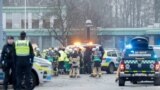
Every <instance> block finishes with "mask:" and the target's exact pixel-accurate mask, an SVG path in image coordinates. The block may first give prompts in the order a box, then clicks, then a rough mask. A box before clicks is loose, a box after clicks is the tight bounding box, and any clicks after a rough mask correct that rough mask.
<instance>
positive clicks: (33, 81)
mask: <svg viewBox="0 0 160 90" xmlns="http://www.w3.org/2000/svg"><path fill="white" fill-rule="evenodd" d="M30 82H31V87H32V89H34V88H35V86H36V85H37V83H38V80H37V77H36V75H35V74H34V73H33V72H32V73H31V81H30Z"/></svg>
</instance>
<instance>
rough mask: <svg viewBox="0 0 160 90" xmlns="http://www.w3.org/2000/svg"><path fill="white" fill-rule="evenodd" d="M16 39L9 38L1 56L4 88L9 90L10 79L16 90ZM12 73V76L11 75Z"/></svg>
mask: <svg viewBox="0 0 160 90" xmlns="http://www.w3.org/2000/svg"><path fill="white" fill-rule="evenodd" d="M13 44H14V38H13V37H12V36H8V38H7V43H6V44H5V45H4V47H3V50H2V55H1V65H2V70H3V72H4V81H3V88H4V90H8V84H9V81H10V80H9V79H10V78H12V83H13V87H14V89H15V83H16V80H15V79H14V77H15V62H14V46H13ZM11 72H12V74H11Z"/></svg>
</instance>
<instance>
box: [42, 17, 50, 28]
mask: <svg viewBox="0 0 160 90" xmlns="http://www.w3.org/2000/svg"><path fill="white" fill-rule="evenodd" d="M43 28H46V29H49V28H50V19H44V20H43Z"/></svg>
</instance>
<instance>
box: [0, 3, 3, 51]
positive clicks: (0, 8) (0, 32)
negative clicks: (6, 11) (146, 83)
mask: <svg viewBox="0 0 160 90" xmlns="http://www.w3.org/2000/svg"><path fill="white" fill-rule="evenodd" d="M2 8H3V0H0V49H1V48H2V45H3V27H2Z"/></svg>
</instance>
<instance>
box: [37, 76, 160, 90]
mask: <svg viewBox="0 0 160 90" xmlns="http://www.w3.org/2000/svg"><path fill="white" fill-rule="evenodd" d="M144 89H145V90H159V89H160V87H159V86H153V84H152V82H142V83H139V84H135V85H133V84H131V83H130V82H127V83H126V86H124V87H119V86H118V83H115V74H113V75H107V74H105V75H103V77H102V78H91V77H89V75H81V78H78V79H77V78H76V79H72V78H69V77H68V76H67V75H63V76H59V77H54V78H53V79H52V81H51V82H46V83H44V84H43V85H40V86H38V87H36V88H35V90H144Z"/></svg>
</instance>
